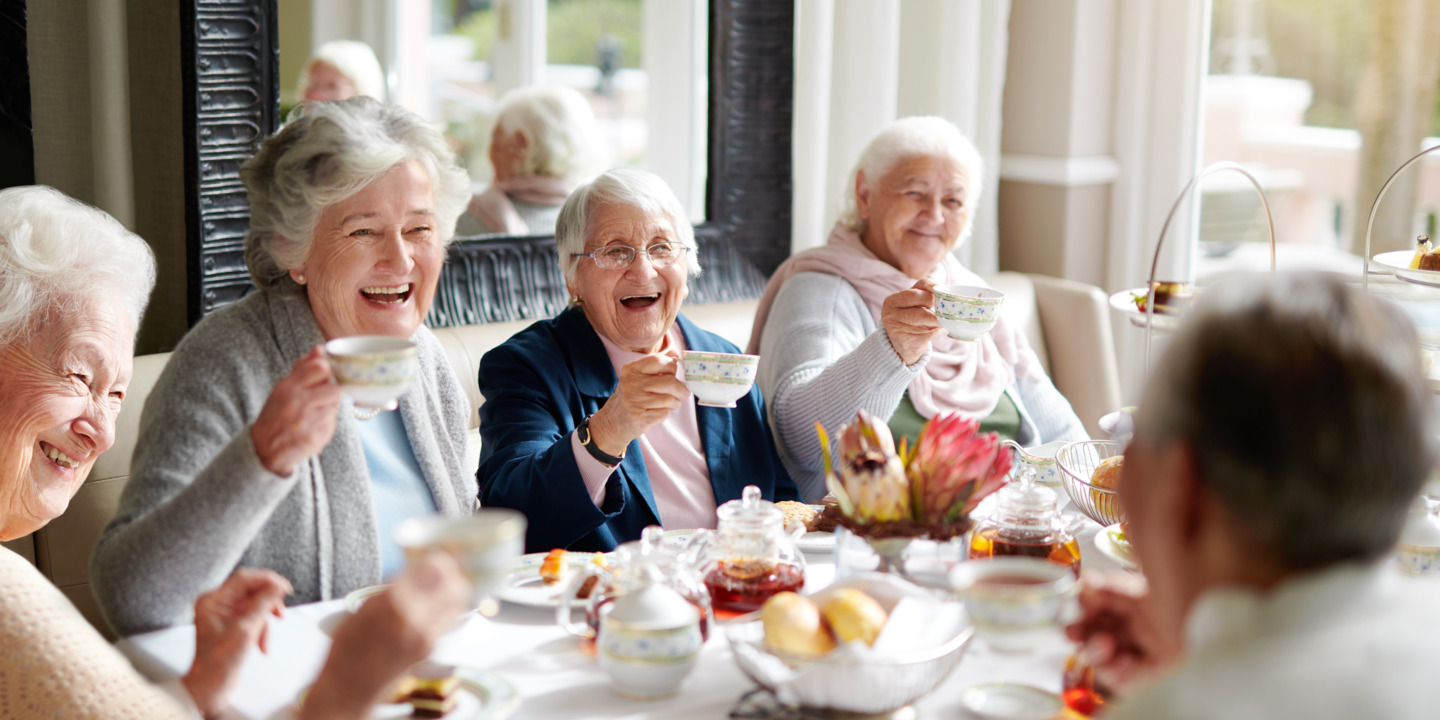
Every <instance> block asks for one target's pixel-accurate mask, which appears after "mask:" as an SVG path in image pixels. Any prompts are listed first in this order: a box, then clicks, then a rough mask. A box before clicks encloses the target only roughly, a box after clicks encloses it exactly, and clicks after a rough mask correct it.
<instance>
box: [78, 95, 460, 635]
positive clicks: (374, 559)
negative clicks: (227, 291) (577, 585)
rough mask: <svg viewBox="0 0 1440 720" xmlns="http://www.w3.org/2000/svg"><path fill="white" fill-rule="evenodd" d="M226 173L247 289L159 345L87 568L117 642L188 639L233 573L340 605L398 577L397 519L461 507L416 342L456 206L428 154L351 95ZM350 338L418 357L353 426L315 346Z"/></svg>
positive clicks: (423, 131)
mask: <svg viewBox="0 0 1440 720" xmlns="http://www.w3.org/2000/svg"><path fill="white" fill-rule="evenodd" d="M242 175H243V177H244V180H245V184H246V189H247V190H248V191H249V199H250V209H251V225H250V231H249V233H248V234H247V236H246V239H245V245H246V247H245V250H246V253H245V259H246V264H247V265H248V266H249V269H250V274H251V277H252V278H253V280H254V282H255V285H256V286H257V287H258V291H257V292H254V293H252V294H250V295H249V296H247V297H245V298H244V299H242V300H240V301H239V302H237V303H235V304H233V305H231V306H229V307H226V308H223V309H221V310H219V311H217V312H215V313H214V314H212V315H210V316H208V317H206V318H205V319H204V320H203V321H201V322H200V323H199V324H198V325H196V326H195V328H194V329H193V330H192V331H191V332H190V334H189V335H187V336H186V337H185V339H184V340H183V341H182V342H181V343H180V345H179V347H177V348H176V350H175V353H174V355H173V356H172V357H171V358H170V360H169V362H168V364H167V365H166V367H165V371H164V373H163V374H162V375H161V377H160V379H159V381H158V382H157V383H156V386H155V389H154V391H153V392H152V393H151V395H150V397H149V400H148V401H147V403H146V405H145V410H144V413H143V415H142V416H141V421H140V436H139V439H138V442H137V444H136V450H135V456H134V460H133V462H132V468H133V469H132V473H131V476H130V481H129V484H128V485H127V486H126V487H125V492H124V494H123V495H122V496H121V499H120V508H119V513H118V514H117V515H116V516H115V519H114V520H113V521H112V522H111V523H110V525H109V526H108V527H106V529H105V532H104V534H103V535H102V536H101V538H100V541H99V543H98V545H97V546H96V548H95V553H94V555H93V556H92V558H91V578H92V582H93V584H94V589H95V594H96V596H97V598H98V599H99V601H100V605H101V607H102V608H103V609H104V611H105V614H106V616H107V617H108V618H109V620H110V622H111V624H112V625H114V626H115V628H116V629H117V630H118V631H120V632H121V633H123V634H127V635H128V634H133V633H136V632H142V631H146V630H152V629H155V628H161V627H166V626H169V625H174V624H177V623H182V622H188V621H189V619H190V606H191V605H192V604H193V603H194V601H195V597H196V596H197V595H199V593H200V592H201V591H202V590H203V589H205V588H209V587H213V586H215V585H216V584H218V583H219V581H220V580H222V579H224V578H225V576H226V575H228V574H229V573H230V571H231V570H233V569H234V568H235V567H236V566H238V565H246V566H250V567H263V568H270V569H272V570H275V571H276V572H279V573H280V574H281V575H283V576H285V577H286V578H287V579H288V580H289V581H290V583H291V584H292V585H293V586H294V588H295V591H294V593H293V594H292V595H291V596H290V597H289V598H288V602H291V603H302V602H312V601H316V600H325V599H330V598H334V597H342V596H344V595H345V594H346V593H348V592H350V591H351V590H354V589H356V588H359V587H363V586H366V585H370V584H374V583H378V582H380V581H381V580H382V579H383V578H385V577H388V576H390V575H391V574H393V573H394V572H395V571H396V570H398V569H399V568H400V566H401V565H402V563H403V555H402V553H401V551H400V549H399V548H398V547H397V546H396V545H395V543H394V541H393V540H392V531H393V529H394V526H395V525H397V524H398V523H399V522H400V521H402V520H403V519H405V518H407V517H413V516H417V515H424V514H430V513H435V512H440V513H444V514H448V515H459V514H464V513H469V512H471V511H473V509H474V507H475V503H476V485H475V477H474V475H473V471H472V469H470V468H466V467H462V465H463V462H464V461H463V455H464V449H465V429H466V421H467V417H468V412H469V403H468V401H467V400H466V399H465V396H464V394H463V392H462V390H461V388H460V386H459V383H458V381H457V380H456V379H455V376H454V374H453V372H452V371H451V369H450V366H449V364H448V362H447V361H446V359H445V355H444V352H443V350H442V349H441V347H440V344H439V342H438V341H437V340H436V339H435V337H434V335H432V334H431V333H430V332H429V331H428V330H427V329H425V328H424V327H423V326H422V325H421V321H422V320H423V319H424V317H425V314H426V313H427V312H428V311H429V308H430V302H431V299H432V298H433V297H434V293H435V285H436V279H437V277H438V275H439V272H440V266H441V263H442V262H443V260H444V254H445V245H446V243H448V241H449V240H450V238H451V237H452V236H453V235H454V229H455V220H456V218H457V217H458V216H459V215H460V213H461V211H462V210H463V209H464V207H465V202H466V200H467V199H468V196H469V193H468V186H469V182H468V180H467V178H466V175H465V173H464V171H463V170H461V169H460V168H459V166H458V165H457V164H456V162H455V159H454V155H453V154H452V153H451V152H450V150H449V149H448V148H447V147H446V145H445V142H444V139H443V137H442V136H441V135H440V133H439V132H437V131H435V130H434V129H432V128H430V127H428V126H427V125H426V124H425V123H424V122H423V121H422V120H421V119H420V118H418V117H416V116H414V115H413V114H411V113H409V112H408V111H405V110H403V109H401V108H398V107H394V106H388V105H383V104H381V103H379V102H377V101H375V100H371V99H369V98H355V99H352V100H347V101H343V102H336V103H316V104H312V105H307V106H304V107H303V108H302V109H301V110H300V111H299V117H294V116H292V118H291V121H290V122H289V123H288V124H286V126H285V127H284V129H282V130H281V131H280V132H278V133H277V134H275V135H274V136H272V137H270V138H268V139H267V140H266V141H265V142H264V144H263V145H262V146H261V148H260V151H259V152H258V153H256V155H255V157H253V158H251V159H250V160H249V161H247V162H246V163H245V166H244V167H243V169H242ZM353 335H390V336H398V337H408V338H410V339H411V340H413V341H414V342H415V343H416V345H417V346H418V348H419V365H420V371H419V374H418V377H417V378H416V381H415V383H414V384H413V385H412V386H411V388H410V390H409V391H408V392H407V393H406V394H405V395H404V396H403V397H402V398H401V399H400V402H399V412H384V413H377V412H375V411H361V410H359V409H358V408H355V407H354V406H353V405H352V403H351V402H350V400H348V399H347V398H345V397H344V396H343V395H342V393H341V391H340V389H339V387H338V386H337V385H336V383H335V381H334V379H333V378H332V376H331V371H330V368H329V364H328V362H327V360H326V358H325V354H324V347H323V344H324V342H325V341H326V340H329V339H333V338H336V337H345V336H353Z"/></svg>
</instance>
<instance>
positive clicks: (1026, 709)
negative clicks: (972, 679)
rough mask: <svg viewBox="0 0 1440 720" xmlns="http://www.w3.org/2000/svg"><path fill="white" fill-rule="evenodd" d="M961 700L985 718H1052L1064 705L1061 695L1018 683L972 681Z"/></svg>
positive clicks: (1030, 719) (1017, 719) (1047, 719)
mask: <svg viewBox="0 0 1440 720" xmlns="http://www.w3.org/2000/svg"><path fill="white" fill-rule="evenodd" d="M960 704H961V705H964V706H965V709H966V710H969V711H970V712H971V714H973V715H974V716H975V717H979V718H984V719H985V720H1051V718H1054V717H1057V716H1058V715H1059V714H1060V712H1061V711H1062V710H1064V709H1065V703H1063V702H1061V701H1060V696H1059V695H1056V694H1055V693H1052V692H1046V691H1044V690H1041V689H1040V688H1037V687H1031V686H1029V685H1019V684H1016V683H987V684H984V685H973V686H971V687H968V688H965V691H964V692H962V693H960Z"/></svg>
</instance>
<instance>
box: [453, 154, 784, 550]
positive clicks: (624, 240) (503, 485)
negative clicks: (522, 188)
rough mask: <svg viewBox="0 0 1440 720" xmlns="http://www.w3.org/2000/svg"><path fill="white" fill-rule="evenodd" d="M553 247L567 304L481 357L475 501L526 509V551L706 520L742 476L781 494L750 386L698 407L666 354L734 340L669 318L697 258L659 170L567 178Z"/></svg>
mask: <svg viewBox="0 0 1440 720" xmlns="http://www.w3.org/2000/svg"><path fill="white" fill-rule="evenodd" d="M556 244H557V246H558V247H557V250H558V252H559V255H560V267H561V269H562V270H563V271H564V273H565V283H566V285H567V287H568V288H569V291H570V294H571V296H572V297H573V298H574V300H573V302H572V304H571V306H570V307H569V308H567V309H565V310H564V311H563V312H561V313H560V314H559V315H557V316H556V317H554V318H552V319H550V320H544V321H541V322H537V323H535V324H534V325H531V326H530V327H528V328H526V329H525V330H522V331H521V332H519V333H517V334H516V335H515V336H514V337H512V338H510V339H509V340H508V341H506V342H505V344H503V345H501V346H500V347H497V348H495V349H494V350H491V351H490V352H488V353H486V354H485V357H484V358H482V359H481V361H480V392H481V394H483V395H484V396H485V404H484V405H482V406H481V408H480V433H481V435H482V437H483V438H484V441H485V442H484V449H483V451H482V455H481V457H480V472H479V474H478V475H479V479H480V491H481V500H482V501H483V502H484V504H486V505H492V506H495V505H498V506H503V507H512V508H515V509H517V510H520V511H522V512H524V513H525V514H526V516H527V517H528V518H529V528H528V530H527V535H526V538H525V545H526V548H527V550H528V551H530V552H539V551H542V550H549V549H551V548H567V549H571V550H611V549H613V548H614V547H615V546H616V545H617V544H619V543H621V542H625V541H627V540H634V539H636V538H638V537H640V531H641V530H642V529H643V528H645V527H646V526H648V525H657V524H658V525H662V526H664V527H665V528H670V529H675V528H700V527H708V528H713V527H715V520H716V518H715V508H716V507H717V506H718V505H719V504H720V503H723V502H725V501H727V500H733V499H736V498H739V497H740V494H741V490H743V489H744V487H745V486H746V485H756V486H759V488H760V490H761V492H762V494H763V495H764V497H766V498H767V499H772V500H793V499H796V498H797V497H798V494H797V492H796V489H795V484H794V482H792V481H791V480H790V476H789V475H787V474H786V473H785V469H784V467H783V466H781V464H780V460H779V458H778V457H777V456H776V454H775V447H774V443H773V441H772V440H771V438H770V431H769V428H768V427H767V425H766V420H765V404H764V401H763V399H762V398H761V395H760V391H759V389H758V388H752V389H751V391H750V393H749V394H748V395H746V396H745V397H743V398H741V399H740V400H739V401H738V402H737V406H736V407H735V408H734V409H722V408H711V407H697V406H696V403H695V400H694V398H693V397H692V396H691V394H690V392H689V390H687V389H686V387H685V385H684V383H682V382H681V381H680V378H679V370H680V366H679V355H680V353H681V352H683V351H685V350H702V351H707V352H725V353H734V352H739V349H738V348H736V347H735V346H734V345H732V344H731V343H729V342H728V341H726V340H724V339H723V338H721V337H719V336H718V335H714V334H712V333H709V332H706V331H705V330H701V329H700V328H699V327H697V326H696V325H695V324H694V323H691V322H690V321H689V320H687V319H686V318H685V316H684V315H681V314H680V305H681V303H682V302H683V301H684V300H685V296H686V295H687V294H688V292H689V290H688V289H687V285H686V284H687V278H688V276H691V275H698V274H699V273H700V264H699V262H698V261H697V259H696V257H695V254H696V250H697V247H696V244H695V232H694V229H693V228H692V227H691V225H690V222H689V220H688V219H687V218H686V216H685V211H684V209H683V208H682V207H681V206H680V201H679V200H678V199H676V197H675V194H674V193H673V192H672V191H671V190H670V188H669V187H668V186H666V185H665V182H664V181H663V180H661V179H660V178H658V177H656V176H655V175H653V174H651V173H648V172H645V171H644V170H638V169H634V168H621V169H618V170H611V171H609V172H607V173H604V174H602V175H600V177H598V178H596V179H595V180H594V181H593V182H591V183H589V184H586V185H582V186H580V187H579V188H577V189H576V190H575V192H574V193H573V194H571V195H570V198H569V199H568V200H566V201H565V206H564V207H563V208H562V209H561V211H560V219H559V222H558V223H557V224H556Z"/></svg>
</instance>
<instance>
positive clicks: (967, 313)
mask: <svg viewBox="0 0 1440 720" xmlns="http://www.w3.org/2000/svg"><path fill="white" fill-rule="evenodd" d="M932 292H934V294H935V317H937V318H939V319H940V325H941V326H942V327H944V328H945V330H946V332H948V333H950V337H952V338H955V339H956V340H974V339H976V338H978V337H980V336H981V335H984V334H985V333H988V332H990V330H991V329H992V328H994V327H995V323H996V322H998V321H999V320H1000V308H1001V307H1002V306H1003V305H1004V304H1005V293H1002V292H1000V291H999V290H996V289H994V288H987V287H976V286H971V285H938V286H936V287H935V289H934V290H933V291H932Z"/></svg>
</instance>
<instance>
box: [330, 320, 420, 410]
mask: <svg viewBox="0 0 1440 720" xmlns="http://www.w3.org/2000/svg"><path fill="white" fill-rule="evenodd" d="M325 352H326V354H328V355H329V356H330V369H331V371H332V372H334V373H335V382H337V383H339V384H340V389H341V390H344V391H345V394H346V395H349V396H350V399H352V400H354V401H355V405H356V406H357V407H362V408H380V409H384V410H394V409H395V407H396V405H397V403H398V400H399V398H400V396H401V395H404V394H405V391H406V390H407V389H409V388H410V382H411V381H412V380H414V379H415V373H416V371H417V370H418V369H419V366H420V362H419V360H418V359H417V355H416V350H415V343H413V342H410V341H409V340H406V339H405V338H398V337H389V336H386V335H357V336H354V337H343V338H335V339H334V340H331V341H330V342H327V343H325Z"/></svg>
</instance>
